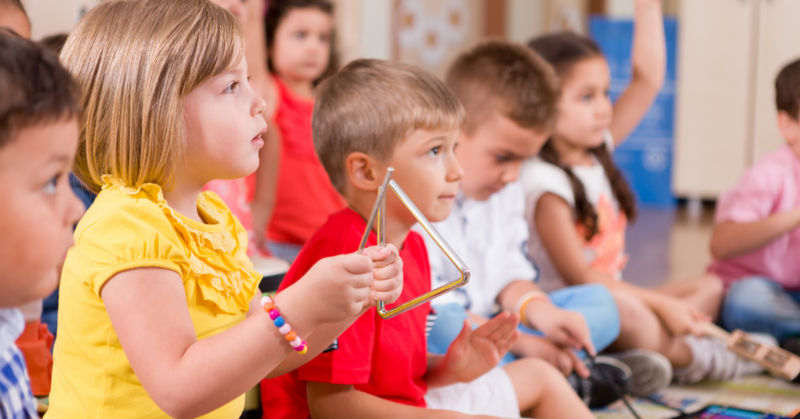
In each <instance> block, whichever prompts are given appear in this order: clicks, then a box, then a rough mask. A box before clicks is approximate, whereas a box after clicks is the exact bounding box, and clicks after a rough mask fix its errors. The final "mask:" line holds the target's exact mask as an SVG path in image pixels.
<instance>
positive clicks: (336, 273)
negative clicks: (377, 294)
mask: <svg viewBox="0 0 800 419" xmlns="http://www.w3.org/2000/svg"><path fill="white" fill-rule="evenodd" d="M374 267H375V264H374V263H373V262H372V260H371V259H370V258H369V257H367V256H365V255H358V254H353V253H351V254H347V255H339V256H334V257H329V258H325V259H320V260H319V262H317V263H316V264H314V266H312V267H311V269H309V270H308V272H307V273H306V274H305V275H304V276H303V278H302V279H301V280H300V281H298V282H297V283H296V284H295V285H293V286H292V287H289V288H287V289H286V291H284V293H286V292H287V291H289V290H290V289H292V288H296V293H297V295H298V296H300V298H301V301H303V302H304V304H303V305H304V306H305V307H306V308H307V310H309V311H310V312H311V313H309V314H310V315H311V316H312V319H313V320H314V321H315V322H316V323H317V324H322V323H336V322H340V321H343V320H346V319H348V318H350V317H353V316H356V315H358V314H360V313H361V312H362V310H363V309H364V305H365V303H366V302H367V300H368V299H370V291H371V288H370V285H372V282H373V278H372V270H373V269H374Z"/></svg>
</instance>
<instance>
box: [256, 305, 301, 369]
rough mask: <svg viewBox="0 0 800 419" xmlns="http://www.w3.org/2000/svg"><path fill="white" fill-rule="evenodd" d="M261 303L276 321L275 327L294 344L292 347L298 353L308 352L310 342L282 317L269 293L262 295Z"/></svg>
mask: <svg viewBox="0 0 800 419" xmlns="http://www.w3.org/2000/svg"><path fill="white" fill-rule="evenodd" d="M261 305H262V306H263V307H264V311H266V312H267V314H269V318H270V319H272V321H273V323H275V327H277V328H278V331H279V332H281V334H282V335H283V337H285V338H286V340H287V341H288V342H289V344H290V345H292V348H294V350H295V351H297V353H298V354H300V355H305V354H306V352H308V344H307V343H306V342H305V341H304V340H300V336H297V334H296V333H295V332H294V331H293V330H292V326H289V323H286V320H284V319H283V317H281V312H280V311H278V307H275V302H274V301H272V298H270V297H269V295H267V294H264V295H262V296H261Z"/></svg>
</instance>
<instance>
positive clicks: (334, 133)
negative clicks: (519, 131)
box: [312, 60, 465, 193]
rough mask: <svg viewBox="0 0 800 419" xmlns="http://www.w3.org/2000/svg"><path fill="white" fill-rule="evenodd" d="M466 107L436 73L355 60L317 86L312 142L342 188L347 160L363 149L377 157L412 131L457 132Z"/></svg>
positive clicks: (384, 157) (383, 157)
mask: <svg viewBox="0 0 800 419" xmlns="http://www.w3.org/2000/svg"><path fill="white" fill-rule="evenodd" d="M464 118H465V112H464V107H463V106H461V102H459V101H458V98H456V96H455V95H454V94H453V92H451V91H450V89H448V88H447V86H445V84H444V83H442V82H441V81H440V80H439V79H437V78H436V77H435V76H434V75H432V74H430V73H428V72H426V71H424V70H422V69H420V68H418V67H414V66H412V65H407V64H401V63H393V62H387V61H381V60H356V61H353V62H351V63H350V64H348V65H347V66H346V67H345V68H343V69H342V70H341V71H340V72H339V73H338V74H336V75H334V76H333V77H331V78H329V79H328V80H326V81H325V82H324V83H323V84H322V85H321V87H320V89H319V94H318V95H317V99H316V104H315V106H314V117H313V120H312V125H313V130H314V146H315V148H316V150H317V154H318V155H319V159H320V161H321V162H322V165H323V166H324V167H325V170H326V171H327V172H328V176H329V177H330V179H331V183H332V184H333V186H334V187H335V188H336V189H337V190H338V191H339V192H341V193H344V192H345V186H346V185H347V176H346V174H345V166H344V165H345V160H346V159H347V156H348V155H350V154H351V153H354V152H362V153H364V154H367V155H369V156H373V157H375V158H377V159H380V160H388V159H390V158H391V157H392V153H393V152H394V149H395V147H396V146H397V145H398V144H399V143H400V142H401V141H402V140H403V139H405V138H406V137H407V136H408V135H410V134H411V133H412V132H413V131H415V130H419V129H424V130H458V129H461V127H462V126H463V125H464Z"/></svg>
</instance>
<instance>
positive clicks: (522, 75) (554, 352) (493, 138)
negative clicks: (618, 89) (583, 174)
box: [426, 41, 631, 408]
mask: <svg viewBox="0 0 800 419" xmlns="http://www.w3.org/2000/svg"><path fill="white" fill-rule="evenodd" d="M446 83H447V85H448V87H450V88H451V89H452V90H453V92H454V93H455V94H456V96H458V98H459V100H461V102H462V103H463V104H464V107H465V108H466V112H467V124H466V127H465V129H464V131H463V132H462V133H461V138H460V140H459V148H458V154H457V157H458V161H459V163H460V164H461V166H462V167H463V168H464V177H463V179H462V181H461V184H460V192H459V194H458V195H457V197H456V199H455V205H454V206H453V211H452V212H451V213H450V216H449V217H448V218H447V220H445V221H443V222H440V223H436V224H435V226H436V229H437V230H438V231H439V232H440V234H442V236H443V237H444V238H445V240H447V241H448V243H451V246H453V248H454V249H455V251H456V252H457V253H459V254H460V255H462V258H463V259H464V260H465V261H467V263H468V265H469V267H470V272H471V278H470V283H469V284H467V285H466V286H465V287H463V288H461V289H459V290H456V291H455V292H453V293H452V294H451V295H448V296H445V297H443V298H441V299H440V300H437V301H436V302H434V306H435V307H437V311H439V312H440V316H439V318H438V319H437V324H436V325H434V328H433V331H432V332H431V337H430V339H429V342H431V346H433V347H435V348H445V349H446V348H447V345H448V344H449V342H450V341H451V340H452V339H453V337H454V336H455V335H456V334H457V333H458V330H459V325H460V323H461V322H463V318H464V317H467V316H468V315H469V316H472V317H473V318H476V317H477V318H478V319H477V321H478V322H480V321H482V320H480V319H486V318H490V317H491V316H492V315H493V314H494V313H495V312H496V310H497V308H496V307H498V306H499V308H500V309H502V310H509V311H512V312H517V313H519V314H520V316H521V320H522V324H523V325H524V326H523V327H522V330H523V331H525V332H527V333H523V335H522V336H521V337H520V340H519V341H518V342H517V343H516V344H515V346H514V347H512V348H511V352H512V354H513V355H515V356H517V357H538V358H543V359H545V360H548V361H549V362H550V363H552V364H553V365H555V366H556V367H558V368H559V369H560V370H561V371H562V372H563V373H565V374H567V375H569V381H570V383H571V384H572V385H573V388H574V389H575V390H576V392H578V394H579V395H580V396H581V398H582V399H583V400H584V402H585V403H586V404H587V405H589V406H591V407H593V408H594V407H603V406H605V405H608V404H610V403H611V402H613V401H615V400H616V399H617V398H618V397H617V396H616V393H615V392H614V391H613V389H611V388H609V386H608V385H607V384H606V382H605V381H603V380H600V379H598V378H599V377H593V378H595V379H591V378H588V376H589V371H588V369H587V367H586V366H585V365H584V364H583V361H582V360H581V359H580V358H579V357H577V356H576V353H575V350H576V349H585V350H586V351H587V352H589V353H590V354H592V355H594V352H595V350H597V351H602V350H603V349H605V348H606V347H607V346H608V345H610V344H611V343H612V342H613V341H614V340H616V338H617V336H618V334H619V329H620V319H619V313H618V311H617V307H616V304H615V302H614V298H613V297H612V296H611V293H610V292H609V291H608V289H606V287H605V286H603V285H599V284H592V285H582V286H576V287H569V288H567V289H564V290H560V291H557V292H554V293H551V294H549V295H547V294H544V293H543V292H541V291H540V289H539V288H538V287H537V285H536V283H535V280H536V279H537V276H538V274H537V271H536V269H535V268H534V266H533V264H532V263H531V261H530V260H529V259H528V258H527V250H526V247H527V241H528V225H527V222H526V221H525V218H524V209H525V198H524V192H523V191H522V188H521V187H520V185H519V184H518V183H517V179H518V177H519V173H520V169H521V167H522V163H523V162H524V161H525V160H526V159H529V158H531V157H534V156H535V155H536V154H538V152H539V149H540V148H541V147H542V145H543V144H544V143H545V141H547V139H548V138H549V137H550V135H551V134H552V132H553V129H554V125H555V121H556V115H557V112H558V111H557V107H558V100H559V95H560V91H559V87H558V86H559V83H558V80H557V79H556V74H555V72H554V71H553V69H552V68H551V67H550V65H549V64H547V62H546V61H544V60H543V59H542V58H541V57H539V56H538V55H537V54H536V53H535V52H533V51H531V50H530V49H528V48H526V47H525V46H523V45H518V44H515V43H510V42H505V41H488V42H484V43H482V44H480V45H478V46H476V47H474V48H473V49H471V50H469V51H465V52H464V53H462V54H461V55H460V56H459V57H457V58H456V60H455V61H454V63H453V64H452V65H451V67H450V70H449V71H448V73H447V78H446ZM431 243H432V242H430V241H428V242H426V244H427V245H428V246H427V247H428V252H429V254H430V258H431V268H432V271H433V276H434V278H433V280H434V286H437V285H439V284H441V283H442V282H447V281H449V280H451V278H452V277H453V275H454V270H453V269H451V265H450V263H449V262H448V261H447V258H446V256H445V255H444V253H442V252H441V251H440V250H439V249H437V248H435V246H431ZM484 321H485V320H484ZM531 329H535V330H536V331H539V332H541V333H536V332H534V330H531ZM542 334H543V335H544V337H541V335H542ZM537 335H538V336H537ZM439 350H442V349H439ZM510 357H511V359H514V357H513V356H510ZM596 365H597V368H602V369H603V370H604V372H605V373H606V375H607V376H613V377H614V379H615V381H616V382H617V385H619V386H620V388H624V387H625V386H627V385H629V383H630V379H631V372H630V370H629V369H628V368H627V367H626V366H625V365H623V364H621V363H620V362H618V361H617V360H615V359H611V358H607V357H600V358H598V360H597V362H596ZM573 370H574V371H575V372H576V373H577V374H574V373H573V374H571V373H572V372H573Z"/></svg>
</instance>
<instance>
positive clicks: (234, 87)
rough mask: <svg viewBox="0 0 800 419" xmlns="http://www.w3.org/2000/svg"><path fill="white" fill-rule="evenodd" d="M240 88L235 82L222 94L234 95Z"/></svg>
mask: <svg viewBox="0 0 800 419" xmlns="http://www.w3.org/2000/svg"><path fill="white" fill-rule="evenodd" d="M238 87H239V82H238V81H235V82H233V83H231V84H229V85H228V86H227V87H226V88H225V90H224V91H223V92H222V93H227V94H230V93H233V92H235V91H236V90H237V88H238Z"/></svg>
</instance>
